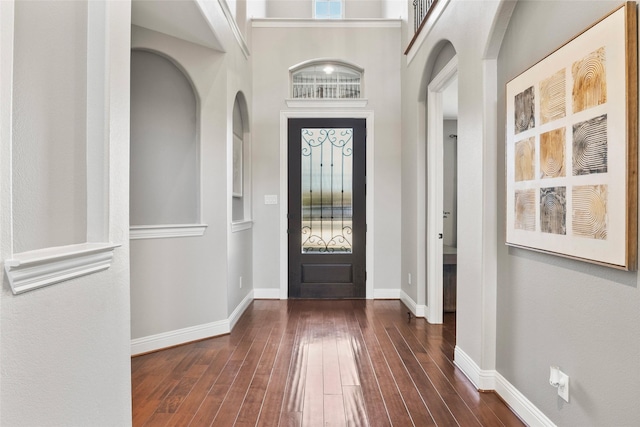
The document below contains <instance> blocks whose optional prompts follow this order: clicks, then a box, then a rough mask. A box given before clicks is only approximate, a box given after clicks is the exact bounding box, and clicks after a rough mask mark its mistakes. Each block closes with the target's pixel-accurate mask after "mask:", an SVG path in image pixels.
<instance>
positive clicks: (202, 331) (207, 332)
mask: <svg viewBox="0 0 640 427" xmlns="http://www.w3.org/2000/svg"><path fill="white" fill-rule="evenodd" d="M230 331H231V328H230V327H229V320H219V321H217V322H211V323H205V324H204V325H197V326H191V327H188V328H183V329H177V330H175V331H169V332H163V333H161V334H156V335H149V336H146V337H142V338H136V339H133V340H131V355H132V356H135V355H136V354H142V353H148V352H150V351H155V350H160V349H163V348H167V347H172V346H175V345H180V344H184V343H187V342H190V341H196V340H201V339H205V338H210V337H215V336H217V335H224V334H228V333H229V332H230Z"/></svg>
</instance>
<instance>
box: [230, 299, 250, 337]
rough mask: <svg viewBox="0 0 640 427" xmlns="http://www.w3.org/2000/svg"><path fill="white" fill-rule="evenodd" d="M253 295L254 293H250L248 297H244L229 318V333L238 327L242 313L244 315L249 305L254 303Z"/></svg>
mask: <svg viewBox="0 0 640 427" xmlns="http://www.w3.org/2000/svg"><path fill="white" fill-rule="evenodd" d="M253 295H254V291H251V292H249V293H248V294H247V296H246V297H244V299H243V300H242V301H241V302H240V304H238V306H237V307H236V309H235V310H233V313H231V316H229V331H231V330H232V329H233V327H234V326H236V323H238V320H239V319H240V316H242V313H244V311H245V310H246V309H247V307H249V305H250V304H251V303H252V302H253Z"/></svg>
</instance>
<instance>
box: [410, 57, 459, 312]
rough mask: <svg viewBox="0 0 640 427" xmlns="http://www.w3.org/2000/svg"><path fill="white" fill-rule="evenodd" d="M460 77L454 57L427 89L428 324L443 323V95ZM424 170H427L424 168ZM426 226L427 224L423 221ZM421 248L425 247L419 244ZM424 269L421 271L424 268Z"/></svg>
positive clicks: (421, 257) (422, 218)
mask: <svg viewBox="0 0 640 427" xmlns="http://www.w3.org/2000/svg"><path fill="white" fill-rule="evenodd" d="M457 75H458V57H457V55H456V56H454V57H453V58H452V59H451V60H450V61H449V62H448V63H447V65H445V66H444V68H443V69H442V70H441V71H440V72H439V73H438V74H437V75H436V76H435V77H434V78H433V80H431V83H429V86H428V88H427V147H426V151H427V153H426V154H427V155H426V166H427V168H426V174H425V175H423V176H425V178H427V191H426V195H424V196H422V195H421V196H422V197H426V199H427V200H426V203H418V206H420V207H423V206H426V209H425V208H423V212H424V213H422V212H421V213H420V214H419V218H418V221H421V222H422V221H426V224H427V227H426V228H427V230H426V235H425V236H424V238H425V240H426V250H427V253H426V257H425V254H424V253H423V254H420V253H418V265H423V266H424V263H421V260H426V264H427V265H426V267H427V268H426V271H425V272H424V274H419V275H418V277H420V278H421V277H426V279H427V280H426V281H427V283H426V294H427V305H426V310H425V311H426V313H425V314H426V318H427V321H428V322H429V323H434V324H440V323H442V321H443V293H444V292H443V284H442V257H443V255H442V242H443V241H442V239H441V238H440V237H439V235H441V233H443V221H442V211H443V204H444V202H443V188H442V186H443V181H444V178H443V151H444V133H443V120H444V115H443V111H442V92H444V90H445V89H446V88H447V87H448V86H449V85H450V84H451V83H452V82H453V80H454V79H455V78H456V77H457ZM419 161H420V162H425V159H424V156H419ZM423 170H424V169H423ZM423 223H424V222H423ZM418 247H419V248H424V246H423V245H419V246H418ZM421 270H422V268H421Z"/></svg>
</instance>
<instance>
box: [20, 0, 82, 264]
mask: <svg viewBox="0 0 640 427" xmlns="http://www.w3.org/2000/svg"><path fill="white" fill-rule="evenodd" d="M33 22H38V23H39V25H33V24H32V23H33ZM58 46H69V47H70V48H69V49H59V48H58ZM52 64H58V65H57V66H52ZM13 76H14V79H15V81H14V84H15V88H14V92H13V93H14V99H13V108H14V117H13V138H14V153H13V180H14V181H13V185H14V192H13V194H14V197H13V212H14V218H15V221H14V224H13V229H14V250H15V251H16V252H25V251H30V250H35V249H42V248H47V247H51V246H63V245H70V244H74V243H82V242H85V241H86V232H87V196H86V193H87V185H86V182H87V180H86V137H87V129H86V121H87V113H86V111H87V91H86V85H87V4H86V3H84V2H62V3H49V2H27V1H20V2H17V3H16V7H15V55H14V71H13Z"/></svg>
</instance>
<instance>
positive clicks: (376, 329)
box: [132, 300, 524, 427]
mask: <svg viewBox="0 0 640 427" xmlns="http://www.w3.org/2000/svg"><path fill="white" fill-rule="evenodd" d="M445 318H446V320H445V324H444V325H430V324H428V323H426V322H425V321H424V319H415V318H414V319H411V320H409V319H408V316H407V308H406V307H405V306H404V305H403V304H402V303H401V302H399V301H381V300H378V301H364V300H340V301H310V300H288V301H268V300H256V301H254V302H253V303H252V305H251V306H250V307H249V308H248V309H247V311H246V312H245V314H244V315H243V316H242V318H241V319H240V320H239V322H238V324H237V325H236V327H235V328H234V330H233V332H232V333H231V334H230V335H226V336H222V337H218V338H212V339H208V340H205V341H199V342H196V343H192V344H188V345H184V346H180V347H175V348H171V349H167V350H163V351H159V352H156V353H151V354H147V355H143V356H138V357H134V358H133V359H132V387H133V425H134V426H143V425H144V426H188V425H191V426H209V425H214V426H233V425H235V426H267V427H272V426H299V425H303V426H315V425H318V426H333V425H336V426H341V425H342V426H391V425H393V426H402V427H405V426H411V425H415V426H420V427H421V426H434V425H438V426H456V425H459V426H463V427H466V426H522V425H524V424H523V423H522V422H521V421H520V420H519V419H518V418H517V417H516V416H515V415H514V414H513V413H512V412H511V411H510V410H509V408H508V407H507V406H506V405H505V404H504V403H503V402H502V401H501V400H500V399H499V398H498V397H497V396H496V395H495V394H493V393H478V392H477V391H476V390H475V388H474V387H473V386H472V385H471V383H470V382H469V381H468V380H467V378H466V377H465V376H464V375H463V374H462V372H460V371H459V370H458V369H457V368H456V367H455V366H454V365H453V362H452V359H453V349H454V346H455V314H447V315H446V316H445Z"/></svg>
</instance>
